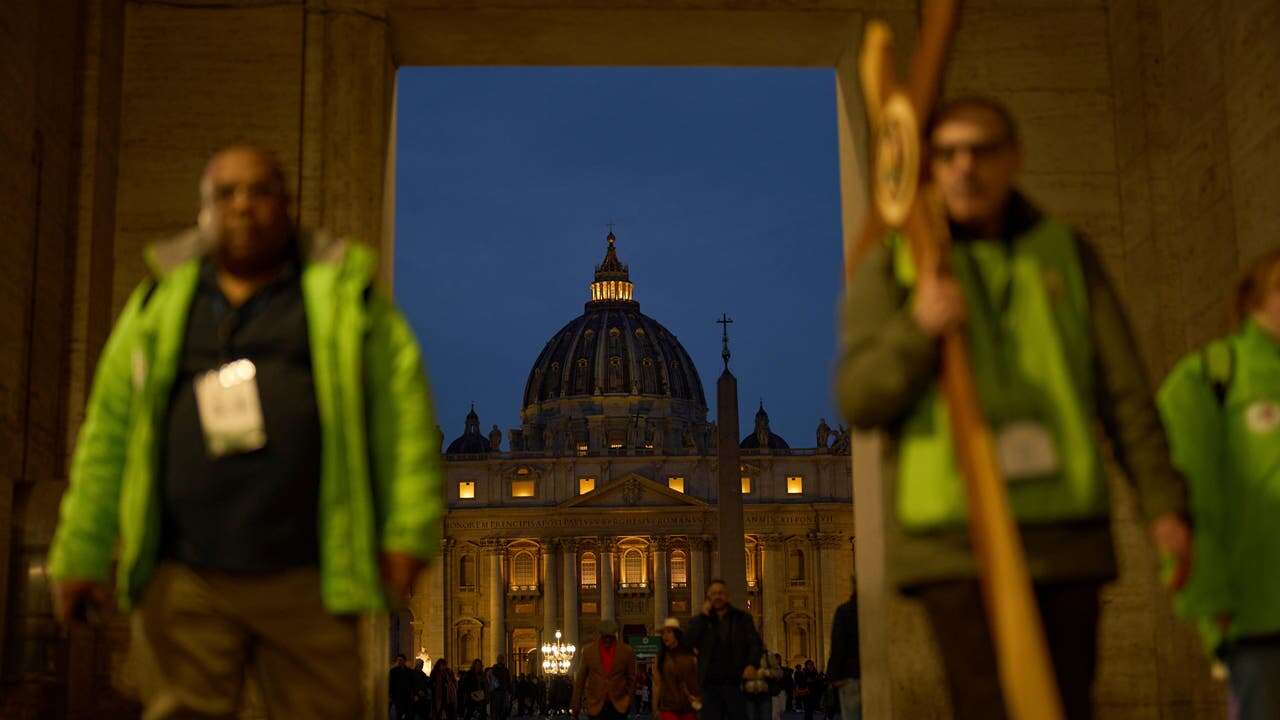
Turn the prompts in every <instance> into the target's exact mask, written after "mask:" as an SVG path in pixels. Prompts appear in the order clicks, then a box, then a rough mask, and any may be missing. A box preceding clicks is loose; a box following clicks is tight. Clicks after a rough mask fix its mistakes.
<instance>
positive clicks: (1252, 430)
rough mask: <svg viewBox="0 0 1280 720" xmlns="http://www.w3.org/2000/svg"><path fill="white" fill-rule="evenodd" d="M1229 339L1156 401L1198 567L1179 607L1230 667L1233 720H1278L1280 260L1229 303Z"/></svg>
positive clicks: (1175, 378)
mask: <svg viewBox="0 0 1280 720" xmlns="http://www.w3.org/2000/svg"><path fill="white" fill-rule="evenodd" d="M1234 310H1235V315H1236V317H1237V318H1238V319H1239V320H1238V322H1237V323H1236V325H1237V328H1236V330H1235V332H1233V333H1232V334H1231V335H1228V336H1226V337H1224V338H1220V339H1218V340H1215V341H1213V342H1211V343H1209V344H1208V345H1207V346H1206V347H1204V348H1202V349H1200V350H1197V351H1196V352H1193V353H1191V354H1190V355H1188V356H1187V357H1185V358H1183V359H1182V360H1181V361H1180V362H1179V363H1178V364H1177V366H1175V367H1174V369H1173V371H1172V372H1171V373H1170V374H1169V377H1168V378H1166V379H1165V382H1164V385H1162V386H1161V388H1160V392H1159V394H1158V396H1157V400H1158V403H1159V407H1160V414H1161V416H1162V418H1163V419H1164V423H1165V427H1166V428H1167V430H1168V434H1169V444H1170V446H1171V447H1172V449H1173V460H1174V463H1175V464H1176V466H1177V467H1178V469H1180V470H1182V472H1183V473H1185V474H1186V476H1187V479H1188V481H1189V483H1190V488H1191V511H1192V517H1193V519H1194V520H1195V543H1196V566H1195V570H1194V572H1193V573H1192V574H1191V578H1190V580H1189V582H1188V583H1187V586H1186V587H1185V588H1184V589H1183V591H1182V592H1181V593H1179V595H1178V598H1177V601H1176V606H1177V609H1178V611H1179V613H1181V614H1182V615H1184V616H1186V617H1188V618H1191V619H1193V620H1194V621H1195V622H1196V623H1197V624H1198V626H1199V628H1200V631H1201V634H1202V636H1203V638H1204V640H1205V644H1206V646H1207V647H1208V648H1209V649H1210V650H1211V651H1213V652H1214V653H1215V654H1217V655H1220V656H1221V657H1223V658H1224V659H1225V661H1226V664H1227V667H1228V669H1229V681H1230V687H1231V694H1232V697H1233V699H1234V700H1235V702H1236V703H1237V707H1238V717H1239V719H1240V720H1255V719H1257V720H1261V719H1262V718H1266V719H1267V720H1272V719H1274V718H1278V717H1280V570H1277V568H1280V532H1277V527H1276V526H1277V522H1280V250H1273V251H1271V252H1270V253H1267V254H1266V255H1264V256H1263V257H1261V258H1260V259H1259V260H1258V261H1257V262H1255V263H1254V264H1253V266H1252V268H1251V270H1250V271H1249V272H1248V274H1247V275H1246V276H1245V277H1244V279H1243V280H1242V281H1241V283H1240V285H1239V288H1238V290H1237V293H1236V299H1235V308H1234Z"/></svg>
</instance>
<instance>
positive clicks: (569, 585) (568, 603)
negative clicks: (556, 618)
mask: <svg viewBox="0 0 1280 720" xmlns="http://www.w3.org/2000/svg"><path fill="white" fill-rule="evenodd" d="M560 554H561V555H562V556H563V557H564V572H563V573H561V575H560V582H561V588H563V590H564V592H563V593H561V594H562V595H563V596H564V627H563V628H561V629H562V630H564V641H565V642H567V643H573V644H574V645H577V644H578V543H577V542H576V541H574V540H561V541H560Z"/></svg>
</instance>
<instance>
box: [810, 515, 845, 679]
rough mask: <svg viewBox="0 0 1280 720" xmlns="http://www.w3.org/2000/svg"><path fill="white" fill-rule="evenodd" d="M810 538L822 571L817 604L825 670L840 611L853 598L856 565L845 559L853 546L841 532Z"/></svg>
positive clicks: (819, 654) (816, 586)
mask: <svg viewBox="0 0 1280 720" xmlns="http://www.w3.org/2000/svg"><path fill="white" fill-rule="evenodd" d="M809 538H810V541H811V543H812V545H813V551H814V552H815V553H817V558H818V562H817V567H818V572H817V576H816V577H815V578H814V596H815V599H816V601H817V603H816V604H817V607H816V608H815V610H816V613H815V615H816V618H817V620H818V627H817V628H816V630H817V635H818V642H817V644H816V648H817V657H818V658H820V659H821V660H822V667H825V666H826V662H827V654H828V653H829V652H830V647H829V646H830V644H831V623H832V621H833V620H834V618H835V615H836V608H838V607H840V605H841V604H842V603H844V601H845V600H848V599H849V592H850V585H851V584H852V575H853V572H852V568H853V562H852V559H851V558H847V557H845V553H847V552H848V551H849V545H848V543H847V542H846V541H845V540H844V538H843V537H842V536H841V535H840V534H839V533H820V532H813V533H809Z"/></svg>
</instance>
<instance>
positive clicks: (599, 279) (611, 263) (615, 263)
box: [591, 231, 635, 303]
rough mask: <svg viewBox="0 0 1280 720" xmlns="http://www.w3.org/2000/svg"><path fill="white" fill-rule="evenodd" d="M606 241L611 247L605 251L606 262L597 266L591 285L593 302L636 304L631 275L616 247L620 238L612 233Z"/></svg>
mask: <svg viewBox="0 0 1280 720" xmlns="http://www.w3.org/2000/svg"><path fill="white" fill-rule="evenodd" d="M605 239H606V240H607V241H608V243H609V247H608V248H607V249H606V250H605V253H604V262H602V263H600V264H599V265H597V266H596V277H595V280H594V281H593V282H592V283H591V302H593V303H595V302H635V300H634V290H635V286H634V285H632V283H631V274H630V273H629V272H628V269H627V266H626V265H623V264H622V261H621V260H619V259H618V250H617V248H616V247H615V246H616V244H617V242H618V238H617V237H615V236H614V234H613V232H612V231H610V232H609V237H607V238H605Z"/></svg>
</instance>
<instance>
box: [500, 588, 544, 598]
mask: <svg viewBox="0 0 1280 720" xmlns="http://www.w3.org/2000/svg"><path fill="white" fill-rule="evenodd" d="M541 596H542V588H541V587H540V586H538V585H512V586H510V587H508V588H507V597H509V598H514V599H516V600H523V599H528V598H536V597H541Z"/></svg>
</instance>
